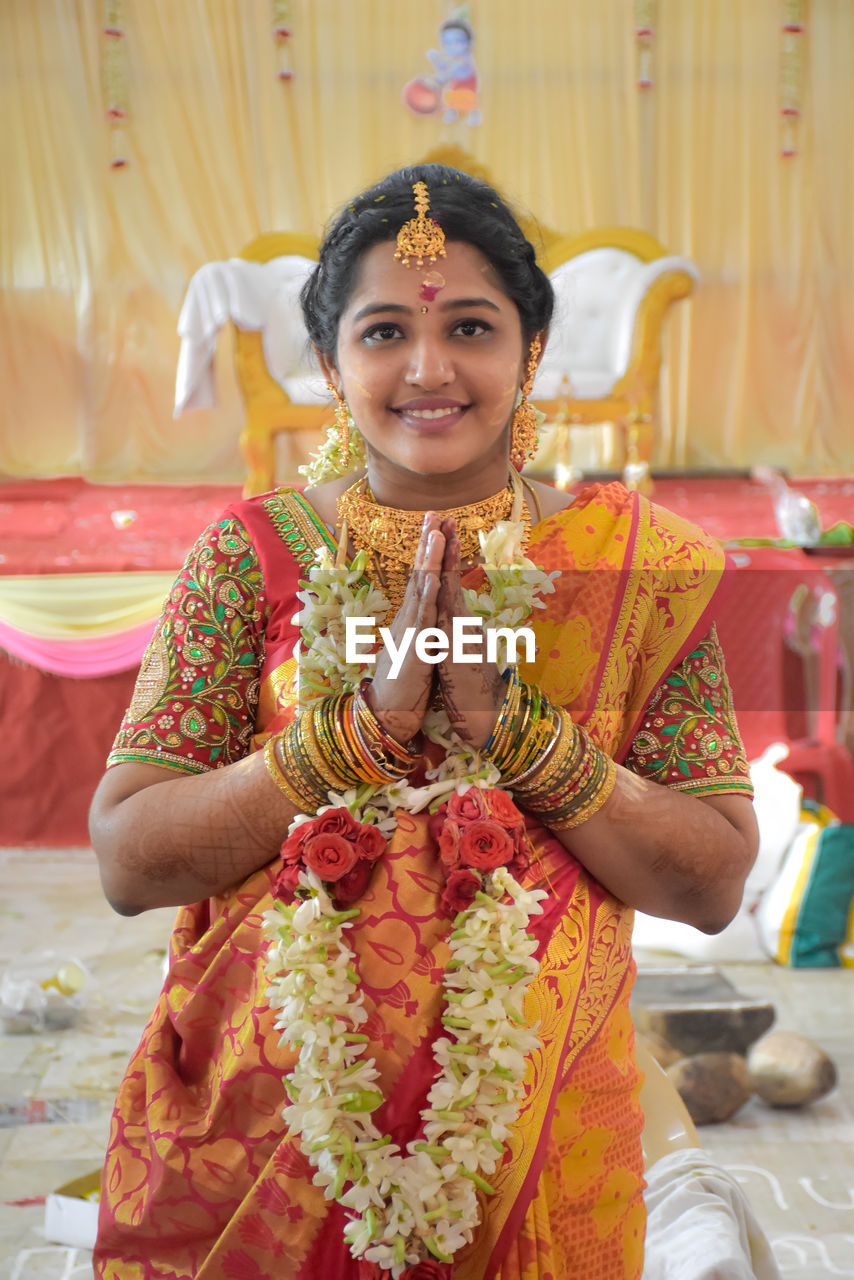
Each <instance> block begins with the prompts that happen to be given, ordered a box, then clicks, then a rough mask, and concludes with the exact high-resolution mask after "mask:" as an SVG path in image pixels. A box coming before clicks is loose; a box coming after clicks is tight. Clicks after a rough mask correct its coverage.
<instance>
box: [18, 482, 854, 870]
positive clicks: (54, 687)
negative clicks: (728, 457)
mask: <svg viewBox="0 0 854 1280" xmlns="http://www.w3.org/2000/svg"><path fill="white" fill-rule="evenodd" d="M792 483H793V485H794V487H796V488H798V489H799V490H801V492H804V493H806V494H807V496H808V497H810V498H811V499H812V501H814V502H815V503H816V505H817V506H818V508H819V512H820V514H821V519H822V525H823V526H824V527H828V526H829V525H831V524H834V523H835V522H836V521H837V520H851V519H852V514H854V478H848V477H846V478H842V479H820V480H802V481H793V482H792ZM237 497H239V489H238V487H237V486H227V485H193V486H186V487H175V486H167V485H148V486H146V485H90V484H87V483H86V482H85V481H83V480H77V479H61V480H48V481H31V482H13V483H8V484H5V485H2V486H0V573H5V574H20V573H27V574H35V573H44V574H50V573H97V572H102V573H103V572H120V571H131V572H132V571H134V570H169V569H175V570H176V571H177V569H178V568H179V567H180V565H181V562H182V560H183V558H184V555H185V554H186V552H187V550H188V549H189V547H190V546H191V545H192V543H193V542H194V540H195V538H196V537H197V535H198V534H199V533H200V532H201V530H202V529H203V528H204V527H205V525H206V524H208V523H209V522H210V521H211V520H212V519H213V518H214V517H215V516H216V515H217V514H218V513H219V512H220V511H221V509H222V508H223V507H224V506H225V505H226V504H227V503H229V502H230V501H233V500H234V499H235V498H237ZM654 500H655V501H656V502H658V503H660V504H661V505H662V506H666V507H669V508H670V509H671V510H673V511H676V512H678V513H679V514H681V515H684V516H685V517H686V518H688V519H690V520H693V521H695V522H696V523H698V524H701V525H702V526H703V527H704V528H706V529H707V530H708V532H709V533H711V534H713V535H714V536H716V537H718V538H721V539H722V540H727V539H733V538H745V537H771V538H773V537H776V536H777V529H776V525H775V522H774V511H773V506H772V503H771V499H770V496H769V495H768V494H767V492H766V491H765V490H764V489H762V488H760V487H759V486H757V485H755V484H752V483H751V482H750V481H749V480H747V479H746V478H742V477H734V478H729V477H720V476H715V477H696V478H695V477H690V478H685V477H666V478H661V479H658V480H657V481H656V486H655V494H654ZM128 512H133V513H134V516H133V518H132V519H130V520H128V519H127V516H124V517H120V518H119V520H118V521H114V519H113V513H128ZM122 520H124V523H122ZM791 555H792V561H791V563H792V565H793V572H794V573H796V574H798V573H801V572H802V570H803V569H804V566H805V565H807V566H808V568H809V570H810V571H812V570H814V569H816V568H818V565H816V564H808V561H809V558H808V557H806V556H804V555H803V554H802V553H800V552H793V553H791ZM754 559H755V564H756V565H757V566H758V565H760V564H761V555H760V556H758V557H755V558H754ZM787 563H788V562H787ZM787 576H788V575H787ZM745 577H747V575H745ZM755 581H757V580H755V579H754V582H755ZM749 595H750V596H751V597H756V596H757V593H756V591H754V590H753V589H752V588H751V590H750V592H749ZM728 618H729V622H726V621H725V623H724V625H722V631H723V630H724V629H725V626H728V627H729V628H730V629H731V632H732V634H733V635H739V631H740V628H741V627H742V624H744V623H745V622H747V614H746V613H745V611H744V610H742V609H740V608H738V607H735V608H731V609H730V610H729V612H728ZM748 625H749V627H750V628H751V639H750V643H749V644H748V645H747V649H748V650H749V652H748V653H747V655H746V657H747V659H748V661H747V665H746V666H745V668H744V669H745V671H750V672H751V675H750V681H751V683H752V682H753V681H754V679H755V678H756V672H757V671H761V670H762V669H763V668H764V665H765V664H764V659H763V657H762V645H761V641H762V640H763V639H764V640H765V641H773V642H774V645H775V648H778V647H779V638H778V637H773V636H769V635H767V634H766V635H764V636H763V634H762V633H763V630H765V631H767V628H764V629H763V627H762V618H761V617H760V618H758V619H754V621H753V622H750V623H748ZM723 638H724V640H725V642H726V640H727V637H726V636H723ZM732 647H733V642H732V641H730V643H729V650H730V654H731V665H732V673H733V677H734V680H733V683H734V684H736V685H737V684H738V682H739V681H738V680H737V678H736V676H737V671H738V669H739V659H738V655H737V654H735V653H733V652H732ZM133 680H134V673H133V672H122V673H120V674H119V675H115V676H110V677H107V678H104V679H98V680H73V679H64V678H60V677H55V676H50V675H46V674H44V673H43V672H40V671H37V670H35V669H34V668H32V667H25V666H23V665H21V664H19V663H16V662H14V661H11V660H10V659H9V658H8V657H6V656H5V655H0V704H2V708H3V725H4V732H3V734H2V735H0V779H2V781H0V788H2V797H0V843H2V844H6V845H25V844H32V845H45V846H50V845H57V846H67V845H73V844H83V843H86V842H87V832H86V811H87V808H88V803H89V799H90V797H91V794H92V791H93V789H94V787H95V784H96V782H97V780H98V778H99V777H100V774H101V772H102V770H103V762H104V758H105V756H106V753H107V751H108V749H109V746H110V743H111V742H112V738H113V735H114V734H115V731H116V730H117V728H118V725H119V722H120V720H121V716H122V713H123V711H124V708H125V706H126V705H127V702H128V700H129V698H130V692H131V689H132V687H133ZM740 682H741V684H742V686H746V685H747V677H746V676H742V677H740ZM736 693H737V696H738V698H739V701H740V702H741V705H742V706H745V698H746V697H749V691H748V690H747V688H745V687H742V688H741V689H739V688H738V687H737V688H736ZM763 696H764V695H763ZM803 696H804V695H803V692H802V691H801V692H800V694H798V692H797V691H793V702H794V705H795V708H796V713H795V717H794V719H793V718H792V717H791V715H790V717H789V720H788V721H785V717H783V711H782V707H779V708H777V709H774V708H770V709H769V708H768V707H767V706H763V707H762V708H758V707H757V706H756V705H755V704H754V706H753V707H750V706H745V711H746V712H747V711H755V712H759V711H761V715H760V716H759V719H760V720H762V719H763V717H764V720H763V724H764V723H766V722H768V723H770V721H773V722H774V723H776V724H780V723H783V722H785V723H788V724H789V726H790V732H793V733H798V732H802V727H801V726H802V724H803V717H802V716H801V717H800V718H798V716H797V705H798V703H800V704H801V705H802V703H803ZM769 717H770V719H769Z"/></svg>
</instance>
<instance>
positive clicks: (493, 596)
mask: <svg viewBox="0 0 854 1280" xmlns="http://www.w3.org/2000/svg"><path fill="white" fill-rule="evenodd" d="M514 514H515V513H514ZM523 537H524V528H523V526H522V523H521V521H520V520H518V519H515V520H509V521H500V522H499V523H498V524H497V525H496V527H495V529H493V530H492V531H491V532H490V533H488V534H486V535H484V534H481V535H480V540H481V549H482V553H483V559H484V564H483V570H484V573H485V575H486V578H487V582H488V586H489V589H488V590H487V591H481V592H477V591H473V590H470V589H467V590H466V592H465V595H466V600H467V604H468V606H469V608H470V609H471V610H472V612H473V613H475V614H476V615H478V616H480V617H482V618H483V619H484V626H485V628H495V629H497V628H501V627H509V626H514V625H518V623H519V622H520V621H522V620H523V619H524V618H526V617H528V616H529V615H530V613H531V611H532V609H533V608H542V607H544V606H543V604H542V602H541V600H540V598H539V597H540V596H541V595H543V594H546V593H547V592H549V591H553V590H554V586H553V583H552V577H553V576H554V575H552V574H546V573H544V572H543V571H542V570H540V569H538V568H537V567H536V565H534V564H533V563H532V562H531V561H530V560H528V559H527V558H526V557H525V556H524V555H523V553H522V542H523ZM339 560H340V557H339ZM363 571H364V555H363V553H360V554H359V556H357V557H356V558H355V559H354V561H353V563H352V565H351V566H350V568H349V569H348V568H347V567H346V565H344V564H342V563H339V562H338V561H336V562H335V563H333V561H332V558H331V556H330V553H329V551H328V549H325V548H321V549H320V550H319V551H318V553H317V556H316V565H315V566H313V567H312V569H311V570H310V573H309V584H308V586H307V587H306V589H305V590H302V591H301V592H300V593H299V599H300V602H301V604H302V606H303V607H302V611H301V615H300V619H301V624H302V630H301V640H302V651H301V654H300V704H301V705H309V704H310V703H311V702H312V701H314V700H316V699H317V698H322V697H327V696H329V695H330V694H331V693H338V692H344V691H349V690H352V689H354V688H355V687H356V686H357V685H358V683H359V680H360V679H361V678H362V675H363V671H362V668H360V667H356V666H354V665H353V664H349V665H348V664H347V663H346V662H344V660H343V657H342V655H343V653H344V645H343V630H344V619H345V618H346V617H347V616H376V615H377V614H379V613H381V612H383V611H384V610H385V609H386V608H387V602H386V601H385V599H384V597H382V595H381V594H380V593H379V592H377V591H376V590H375V589H374V588H373V587H371V586H370V585H368V584H366V583H365V582H364V581H363V580H362V574H363ZM499 644H500V639H499ZM499 653H501V650H500V648H499ZM501 665H504V666H506V665H507V664H506V661H504V662H503V663H502V664H501ZM423 731H424V734H425V736H426V737H428V738H429V739H430V740H431V741H433V742H436V743H438V744H440V745H441V746H442V747H443V748H444V749H445V757H444V759H443V760H442V761H441V762H440V764H439V765H438V766H437V767H436V768H435V769H432V770H428V772H427V778H428V781H427V783H426V785H423V786H420V787H413V786H411V785H410V784H409V783H408V782H406V781H405V780H404V781H401V782H395V783H392V784H390V785H387V786H384V787H377V786H374V785H372V784H366V785H365V786H363V787H360V788H356V789H353V790H351V791H349V792H346V793H344V794H342V795H336V794H335V793H333V792H330V793H329V798H330V804H329V805H328V806H325V807H324V808H322V809H320V810H319V811H318V813H317V815H315V816H311V815H308V814H300V815H298V816H297V817H296V818H295V819H294V821H293V823H292V824H291V827H290V829H289V832H288V836H287V838H286V840H285V842H284V843H283V845H282V867H281V870H280V872H279V875H278V878H277V881H276V886H275V893H276V897H277V899H286V900H287V901H284V902H283V901H281V900H277V904H276V908H277V909H276V910H274V911H270V912H268V913H266V915H265V928H266V930H267V933H268V936H269V939H270V953H269V962H268V976H269V979H270V986H269V988H268V997H269V999H270V1005H271V1008H273V1009H274V1010H276V1027H277V1029H279V1030H281V1031H282V1033H283V1034H282V1043H283V1044H288V1045H290V1046H291V1048H293V1049H295V1050H297V1053H298V1057H297V1063H296V1066H295V1067H294V1069H293V1071H292V1072H291V1073H290V1075H289V1077H287V1078H286V1080H285V1091H286V1093H287V1097H288V1100H289V1101H288V1106H286V1107H285V1109H284V1111H283V1113H282V1114H283V1118H284V1120H285V1122H286V1124H287V1125H288V1128H289V1129H290V1131H291V1132H292V1133H293V1134H295V1135H298V1137H299V1141H300V1145H301V1147H302V1150H303V1152H304V1153H305V1155H306V1156H307V1158H308V1159H309V1161H310V1163H311V1164H312V1165H313V1166H314V1168H315V1174H314V1182H315V1183H316V1184H317V1185H319V1186H322V1187H323V1188H324V1194H325V1196H326V1197H327V1198H328V1199H335V1200H337V1201H338V1202H339V1203H340V1204H341V1205H343V1206H344V1207H345V1208H346V1209H348V1210H349V1211H350V1214H351V1219H350V1221H349V1223H348V1225H347V1227H346V1228H345V1231H344V1236H345V1239H346V1241H347V1243H348V1244H349V1246H350V1252H351V1253H352V1254H353V1256H354V1257H357V1258H363V1259H364V1261H365V1262H366V1263H368V1264H372V1265H373V1266H374V1267H375V1268H377V1269H379V1271H390V1272H391V1274H392V1276H393V1277H395V1278H397V1277H400V1276H403V1275H404V1274H405V1273H406V1272H407V1270H408V1269H409V1274H410V1275H411V1276H414V1274H416V1273H415V1271H413V1270H412V1269H414V1268H418V1270H419V1271H420V1270H422V1269H423V1268H424V1267H425V1266H426V1265H428V1264H427V1262H426V1260H428V1259H432V1260H435V1263H436V1264H438V1269H437V1270H436V1274H441V1272H442V1268H443V1267H445V1266H447V1265H449V1264H450V1263H451V1261H452V1258H453V1255H454V1253H455V1252H456V1251H457V1250H458V1249H459V1248H461V1247H462V1246H463V1245H464V1244H466V1243H469V1242H470V1241H471V1240H472V1239H473V1235H474V1229H475V1227H476V1226H477V1224H478V1222H479V1220H480V1215H479V1208H478V1201H477V1191H478V1190H480V1191H482V1192H484V1193H486V1194H489V1193H490V1192H491V1191H492V1188H491V1187H490V1185H489V1183H488V1181H487V1177H488V1175H489V1174H491V1173H492V1172H493V1171H494V1169H495V1168H496V1166H497V1164H498V1162H499V1160H500V1158H501V1156H502V1153H503V1150H504V1142H505V1141H506V1139H507V1137H508V1136H509V1133H510V1126H511V1125H512V1124H513V1122H514V1121H515V1119H516V1117H517V1115H518V1110H519V1105H520V1102H521V1098H522V1091H523V1079H524V1074H525V1064H526V1056H527V1055H528V1054H529V1053H530V1052H531V1051H532V1050H533V1049H534V1048H535V1046H536V1044H537V1039H536V1035H535V1029H533V1030H532V1029H529V1028H528V1027H527V1026H526V1024H525V1021H524V1017H523V1014H522V1004H523V1000H524V995H525V991H526V989H527V987H528V984H529V983H530V982H531V980H532V979H533V977H534V976H535V975H536V973H537V971H538V967H539V966H538V962H537V961H536V960H535V959H534V958H533V954H534V952H535V950H536V943H535V941H534V939H533V938H532V937H531V936H530V935H529V933H528V928H529V923H530V919H531V917H532V916H533V915H535V914H538V913H539V912H541V911H542V907H541V906H540V900H541V899H542V898H544V897H546V896H547V895H546V894H545V893H544V892H543V891H542V890H530V891H526V890H524V889H523V888H522V887H521V885H520V884H519V883H518V880H517V879H516V877H517V876H521V875H522V874H523V873H524V871H525V870H526V869H527V866H528V844H527V839H526V837H525V828H524V819H523V818H522V815H521V814H520V812H519V810H518V809H517V808H516V806H515V804H514V803H513V801H512V799H511V797H510V796H509V795H508V794H507V793H506V792H504V791H501V790H500V789H498V788H497V787H496V786H495V784H496V783H497V782H499V781H500V778H499V775H498V772H497V770H496V769H495V768H494V766H492V765H490V764H487V763H484V762H482V761H480V760H479V758H478V753H477V752H476V751H475V750H473V749H472V748H470V747H469V746H467V745H466V744H465V743H464V742H463V741H462V740H461V739H460V738H459V737H458V736H457V735H456V734H455V733H454V732H453V730H452V729H451V726H450V722H449V721H448V718H447V715H446V714H445V712H444V711H431V712H430V713H428V715H427V717H426V718H425V722H424V726H423ZM427 806H432V808H433V812H432V813H431V815H430V818H429V825H430V830H431V833H432V834H433V835H434V837H436V839H437V840H438V843H439V851H440V865H441V866H442V868H443V871H444V873H445V877H446V883H445V890H444V893H443V895H442V900H441V907H442V910H443V911H444V912H445V913H447V914H448V915H450V916H452V917H454V918H453V928H452V932H451V935H450V939H449V945H450V949H451V960H450V963H449V965H448V968H447V971H446V973H445V976H444V980H443V984H444V989H445V990H444V1009H443V1013H442V1024H443V1028H444V1030H445V1032H446V1033H447V1034H446V1035H443V1036H441V1037H440V1038H439V1039H438V1040H437V1041H436V1042H435V1044H434V1046H433V1055H434V1059H435V1062H436V1065H437V1069H438V1074H437V1076H436V1078H435V1080H434V1083H433V1085H432V1087H431V1089H430V1092H429V1094H428V1097H427V1106H426V1108H425V1110H424V1111H423V1112H422V1115H421V1120H422V1125H423V1133H424V1138H423V1140H421V1141H416V1142H411V1143H409V1144H408V1146H407V1150H406V1153H405V1154H404V1153H402V1152H401V1151H400V1149H399V1148H398V1147H397V1146H396V1144H394V1143H392V1141H391V1139H390V1137H389V1136H388V1135H382V1134H381V1133H380V1132H379V1130H378V1129H377V1128H376V1126H375V1125H374V1123H373V1121H372V1119H371V1116H372V1113H373V1112H374V1111H375V1110H376V1109H377V1108H378V1107H379V1106H380V1105H381V1104H382V1102H383V1101H384V1098H383V1095H382V1093H381V1092H380V1090H379V1089H378V1088H377V1087H376V1081H377V1079H378V1076H379V1072H378V1070H377V1067H376V1064H375V1060H374V1059H373V1058H372V1057H366V1056H365V1055H366V1052H367V1044H368V1037H367V1036H366V1035H364V1034H363V1032H362V1031H361V1030H360V1028H361V1027H362V1026H363V1024H364V1023H365V1021H366V1020H367V1017H368V1015H367V1013H366V1011H365V1008H364V997H363V994H362V993H361V991H360V990H359V979H358V975H357V973H356V970H355V964H356V958H355V955H354V954H353V952H352V950H351V948H350V947H349V946H348V944H347V941H346V932H347V930H348V929H349V928H350V927H351V923H352V921H353V920H354V919H355V918H356V917H357V916H358V914H359V912H358V908H357V907H354V906H352V905H351V904H353V903H354V902H356V901H357V900H358V898H359V897H360V896H361V895H362V894H363V893H364V891H365V889H366V887H367V885H368V883H369V881H370V877H371V875H372V872H373V867H374V865H375V863H376V861H377V859H378V858H379V857H380V856H381V855H382V853H383V852H384V850H385V847H386V841H387V839H388V837H389V836H390V835H391V833H392V832H393V830H394V828H395V826H396V818H395V811H396V810H397V809H399V808H405V809H407V810H408V811H409V812H418V811H420V810H423V809H424V808H426V807H427ZM506 898H509V902H507V901H504V899H506ZM429 1265H430V1267H431V1270H432V1269H433V1263H432V1262H431V1263H430V1264H429Z"/></svg>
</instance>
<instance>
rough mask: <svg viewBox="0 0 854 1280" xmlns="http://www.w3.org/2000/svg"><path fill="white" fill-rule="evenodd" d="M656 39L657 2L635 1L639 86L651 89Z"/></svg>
mask: <svg viewBox="0 0 854 1280" xmlns="http://www.w3.org/2000/svg"><path fill="white" fill-rule="evenodd" d="M654 39H655V0H635V45H636V48H637V70H636V78H637V86H638V88H639V89H651V88H652V86H653V84H654V81H653V78H652V44H653V40H654Z"/></svg>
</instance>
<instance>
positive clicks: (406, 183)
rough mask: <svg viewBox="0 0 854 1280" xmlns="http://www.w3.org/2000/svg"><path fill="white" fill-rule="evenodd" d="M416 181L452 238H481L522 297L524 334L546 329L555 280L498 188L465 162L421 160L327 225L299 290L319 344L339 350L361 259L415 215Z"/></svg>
mask: <svg viewBox="0 0 854 1280" xmlns="http://www.w3.org/2000/svg"><path fill="white" fill-rule="evenodd" d="M416 182H426V183H427V189H428V191H429V194H430V217H431V218H433V219H435V221H436V222H438V223H439V225H440V226H441V228H442V230H443V231H444V233H445V236H446V237H447V239H448V240H462V241H465V242H466V243H467V244H471V245H474V247H475V248H476V249H479V250H480V251H481V253H482V254H483V255H484V257H485V258H487V259H488V260H489V262H490V263H491V265H492V267H493V268H494V270H495V271H496V273H497V275H498V277H499V279H500V281H501V285H502V287H503V289H504V292H505V293H506V294H507V296H508V298H510V299H511V300H512V301H513V302H514V303H515V304H516V307H517V309H518V311H519V317H520V320H521V323H522V337H523V338H524V340H525V342H526V343H527V342H530V341H531V339H532V338H533V336H534V334H535V333H541V332H542V331H543V330H544V329H547V328H548V326H549V322H550V320H551V316H552V310H553V307H554V294H553V292H552V286H551V282H550V280H549V278H548V276H547V275H546V274H545V272H543V271H542V270H541V268H540V267H539V266H538V265H537V261H536V255H535V253H534V246H533V245H532V244H531V243H530V241H529V240H527V239H526V238H525V236H524V234H523V233H522V230H521V228H520V226H519V224H518V222H517V221H516V219H515V217H514V216H513V214H512V213H511V211H510V209H509V208H508V206H507V204H506V203H505V202H504V200H503V199H502V198H501V196H500V195H499V194H498V192H497V191H494V190H493V188H492V187H490V186H488V185H487V184H486V183H485V182H480V181H479V180H478V179H477V178H472V177H470V176H469V175H468V174H467V173H463V172H462V171H461V170H459V169H451V168H448V167H447V166H446V165H441V164H421V165H413V166H412V167H411V168H406V169H398V170H397V172H396V173H391V174H389V175H388V177H387V178H383V179H382V181H381V182H378V183H377V185H376V186H375V187H371V188H370V190H368V191H365V192H363V193H362V195H360V196H357V197H356V199H355V200H353V201H352V202H351V203H350V204H348V205H346V206H345V208H344V209H343V210H342V211H341V212H340V213H339V214H338V216H337V218H336V219H335V220H334V222H333V223H332V225H331V226H330V228H329V230H328V231H327V233H326V238H325V239H324V241H323V244H322V246H321V249H320V259H319V261H318V264H317V267H316V268H315V270H314V271H313V272H312V274H311V275H310V276H309V278H308V280H307V281H306V283H305V285H304V286H303V289H302V292H301V294H300V302H301V303H302V310H303V316H304V317H305V325H306V328H307V330H308V335H309V338H310V339H311V341H312V342H313V343H314V345H315V346H316V347H317V349H318V350H319V351H321V352H323V353H324V354H325V355H330V356H334V354H335V349H336V346H337V342H338V325H339V323H340V320H341V316H342V314H343V313H344V310H345V308H346V306H347V303H348V302H349V300H350V296H351V294H352V291H353V288H354V286H355V282H356V274H357V271H358V267H359V262H360V261H361V258H362V256H363V254H365V253H366V252H367V251H368V250H369V249H371V248H373V246H374V245H375V244H380V243H381V242H382V241H385V240H395V239H396V238H397V233H398V231H399V230H400V228H401V227H402V226H403V224H404V222H407V221H408V220H409V219H410V218H412V217H413V216H414V213H415V204H414V196H413V194H412V188H413V185H414V184H415V183H416Z"/></svg>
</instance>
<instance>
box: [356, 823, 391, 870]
mask: <svg viewBox="0 0 854 1280" xmlns="http://www.w3.org/2000/svg"><path fill="white" fill-rule="evenodd" d="M385 848H386V840H385V836H384V835H383V833H382V832H381V831H380V829H379V827H374V826H371V825H370V824H369V823H367V822H365V823H362V824H361V825H360V827H359V832H358V834H357V836H356V852H357V853H358V855H359V857H360V858H365V859H367V861H368V862H376V860H377V858H381V857H382V855H383V854H384V853H385Z"/></svg>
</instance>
